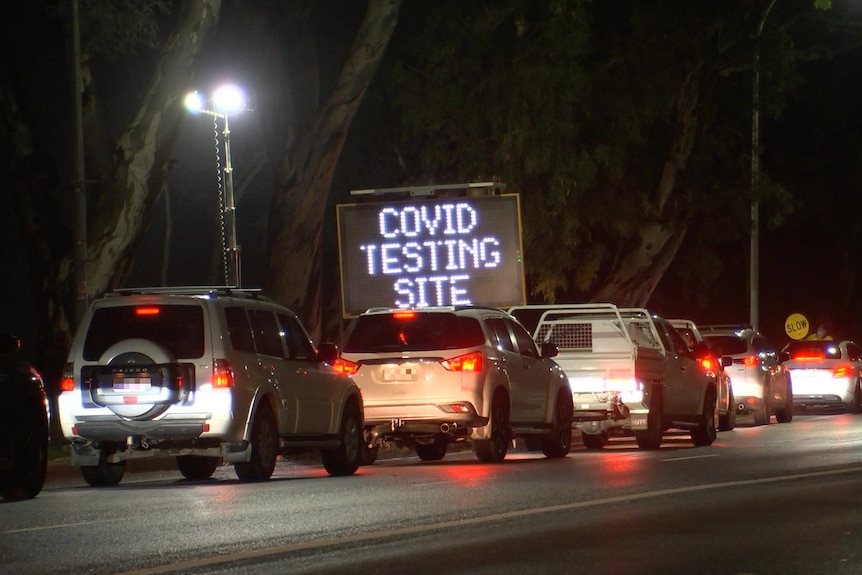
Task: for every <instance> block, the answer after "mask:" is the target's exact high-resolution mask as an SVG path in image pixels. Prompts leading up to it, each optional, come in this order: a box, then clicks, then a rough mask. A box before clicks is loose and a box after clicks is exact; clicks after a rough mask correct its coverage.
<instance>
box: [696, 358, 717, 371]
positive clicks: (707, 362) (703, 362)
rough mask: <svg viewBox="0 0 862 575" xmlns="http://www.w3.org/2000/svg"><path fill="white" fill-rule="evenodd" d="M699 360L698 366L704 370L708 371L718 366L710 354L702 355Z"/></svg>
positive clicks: (714, 369)
mask: <svg viewBox="0 0 862 575" xmlns="http://www.w3.org/2000/svg"><path fill="white" fill-rule="evenodd" d="M699 361H700V366H701V367H702V368H703V369H704V370H705V371H710V372H712V371H716V368H717V367H718V361H717V360H716V359H715V358H714V357H712V356H711V355H707V356H705V357H702V358H700V360H699Z"/></svg>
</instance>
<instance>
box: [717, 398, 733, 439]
mask: <svg viewBox="0 0 862 575" xmlns="http://www.w3.org/2000/svg"><path fill="white" fill-rule="evenodd" d="M734 427H736V402H735V401H734V399H733V395H732V394H731V396H730V402H729V403H728V406H727V413H726V414H725V415H719V416H718V430H719V431H733V428H734Z"/></svg>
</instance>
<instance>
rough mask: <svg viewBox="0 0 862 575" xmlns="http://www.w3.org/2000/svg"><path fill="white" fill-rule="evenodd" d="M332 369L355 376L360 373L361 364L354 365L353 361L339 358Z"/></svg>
mask: <svg viewBox="0 0 862 575" xmlns="http://www.w3.org/2000/svg"><path fill="white" fill-rule="evenodd" d="M332 367H334V368H335V370H336V371H340V372H341V373H343V374H345V375H353V374H354V373H356V372H357V371H359V364H357V363H353V362H352V361H348V360H346V359H344V358H343V357H339V358H338V359H336V360H335V362H334V363H333V364H332Z"/></svg>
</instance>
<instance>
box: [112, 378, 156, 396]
mask: <svg viewBox="0 0 862 575" xmlns="http://www.w3.org/2000/svg"><path fill="white" fill-rule="evenodd" d="M113 387H114V391H116V392H120V393H140V392H142V391H149V390H150V387H152V381H151V380H150V378H149V377H124V378H123V379H115V380H114V385H113Z"/></svg>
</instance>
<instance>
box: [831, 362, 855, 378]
mask: <svg viewBox="0 0 862 575" xmlns="http://www.w3.org/2000/svg"><path fill="white" fill-rule="evenodd" d="M852 376H853V366H852V365H847V364H844V365H836V366H835V369H833V370H832V377H852Z"/></svg>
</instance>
